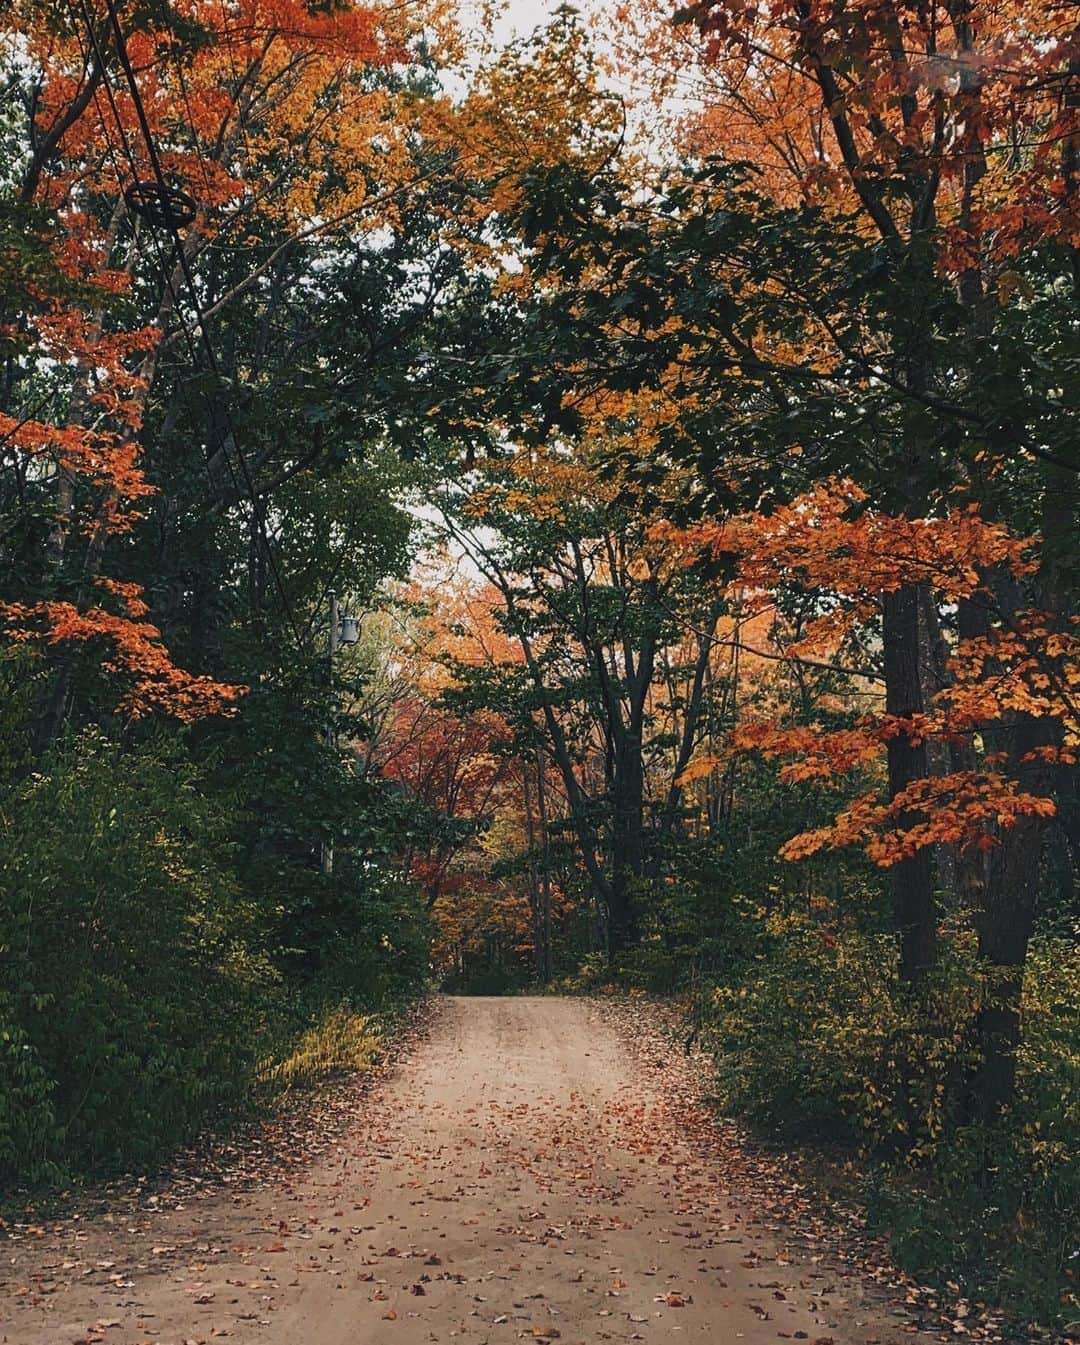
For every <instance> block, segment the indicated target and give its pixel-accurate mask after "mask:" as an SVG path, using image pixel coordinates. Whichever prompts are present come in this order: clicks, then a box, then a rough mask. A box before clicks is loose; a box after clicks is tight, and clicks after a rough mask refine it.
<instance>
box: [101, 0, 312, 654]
mask: <svg viewBox="0 0 1080 1345" xmlns="http://www.w3.org/2000/svg"><path fill="white" fill-rule="evenodd" d="M79 4H80V8H81V9H82V12H83V20H84V22H85V24H86V27H87V31H88V33H89V36H90V40H91V43H92V46H93V48H94V53H95V56H96V59H97V60H98V62H99V64H100V65H101V68H102V77H103V79H102V82H103V84H104V86H105V89H106V91H107V95H108V98H109V101H110V105H111V107H112V111H113V116H114V117H115V119H116V122H117V127H118V129H119V132H120V136H121V140H122V143H123V146H124V151H125V156H126V157H127V159H128V162H129V163H130V164H131V171H132V173H133V174H134V175H135V176H136V179H137V177H138V167H137V164H136V161H135V156H134V153H133V152H132V148H131V144H130V141H129V139H128V136H127V132H126V130H125V128H124V124H123V119H122V118H121V116H120V113H119V109H118V107H117V105H116V100H115V96H114V94H113V91H112V88H111V85H110V82H109V77H108V67H107V65H106V63H105V60H104V55H103V53H102V50H101V45H100V43H99V41H98V37H97V33H96V31H95V28H94V24H93V20H92V18H91V16H90V15H89V14H88V13H87V10H86V6H85V3H84V0H79ZM106 7H107V10H108V15H109V21H110V24H111V26H112V29H113V33H114V35H115V42H116V54H117V57H118V59H119V61H120V64H121V67H122V69H123V71H124V75H125V78H126V81H127V85H128V90H129V93H130V96H131V100H132V104H133V106H134V109H135V114H136V117H137V118H138V122H139V128H140V130H141V132H142V138H143V140H144V142H145V144H146V150H147V154H148V156H149V159H150V165H151V169H152V171H153V174H154V178H155V181H156V183H157V186H158V189H159V191H160V192H161V194H162V200H163V202H164V206H165V208H164V211H163V214H164V218H165V220H166V224H167V227H168V229H169V232H170V233H171V235H172V240H173V247H174V250H175V253H176V260H177V263H178V264H179V267H180V270H181V274H182V276H183V280H184V283H185V286H186V288H187V292H188V297H189V301H190V304H191V307H192V309H193V310H194V313H195V317H196V322H197V324H198V333H199V338H200V339H201V344H202V347H203V349H204V351H205V353H206V360H207V363H208V365H209V367H210V370H211V372H212V373H213V374H214V376H215V378H216V379H217V380H218V383H219V385H223V384H224V382H225V380H224V377H223V375H222V371H221V365H220V363H219V361H218V358H217V355H216V353H215V351H214V348H213V345H212V344H211V342H210V338H209V335H208V333H207V331H206V326H205V323H204V321H203V315H202V307H201V304H200V301H199V294H198V289H197V286H196V284H195V278H194V275H193V274H192V271H191V266H190V263H189V260H188V257H187V253H186V251H185V249H184V245H183V241H182V239H181V238H180V234H179V230H178V228H177V224H176V220H175V218H174V216H173V215H172V212H171V211H170V210H169V209H168V198H169V193H170V187H169V184H168V181H167V179H166V177H165V174H164V171H163V169H162V165H161V159H160V156H159V154H158V149H157V145H156V143H155V141H154V136H153V132H152V131H151V128H150V123H149V119H148V117H147V115H146V109H145V106H144V104H143V101H142V95H141V93H140V91H139V86H138V80H137V78H136V75H135V71H134V69H133V67H132V64H131V58H130V56H129V54H128V50H127V43H126V40H125V38H124V33H123V29H122V27H121V25H120V20H119V17H118V15H117V12H116V7H115V5H114V3H113V0H106ZM192 134H193V135H195V136H196V137H197V134H198V133H197V131H196V130H195V127H194V126H193V127H192ZM106 140H107V143H109V145H110V152H111V148H112V147H111V140H110V138H109V137H108V136H106ZM137 236H138V235H137V234H136V237H137ZM159 265H160V266H161V270H162V273H163V277H164V279H165V283H166V285H167V286H168V289H169V293H170V295H171V297H172V300H173V305H174V311H175V313H176V318H177V321H178V323H179V324H180V327H181V330H182V332H183V335H184V339H185V342H186V344H187V346H188V349H189V351H190V353H191V355H192V359H193V361H194V362H196V364H197V362H198V355H197V351H196V349H195V339H194V337H193V334H192V333H191V331H190V329H189V328H188V325H187V322H186V320H185V318H184V314H183V309H182V307H181V305H180V302H179V295H178V294H177V293H176V291H175V289H174V288H173V284H172V279H171V276H170V274H169V269H168V264H167V263H166V262H165V261H164V260H163V259H162V258H161V257H160V254H159ZM207 400H208V403H209V399H207ZM210 409H211V410H213V408H212V407H211V408H210ZM222 409H223V411H224V416H225V420H226V423H227V429H228V434H227V435H226V434H222V433H221V432H220V431H219V434H220V438H221V443H220V447H221V451H222V456H223V458H224V459H225V462H226V465H227V466H228V469H229V473H230V476H231V477H232V479H233V484H234V487H235V488H236V491H237V494H238V495H242V493H243V491H242V489H241V486H240V482H239V481H238V480H237V477H236V474H235V470H234V468H233V465H232V459H231V456H230V454H229V451H228V439H230V438H231V440H232V447H233V448H234V449H235V451H236V457H237V461H238V462H239V464H240V469H241V473H242V475H243V478H244V486H245V487H246V489H247V493H248V495H249V497H250V500H251V508H252V519H251V521H252V523H253V524H254V527H255V530H256V531H257V533H258V536H259V539H260V541H261V542H262V545H263V548H264V550H265V552H266V557H267V562H268V564H269V567H270V571H271V574H272V576H273V580H274V586H275V588H276V589H277V593H278V597H279V599H280V602H281V605H282V609H283V611H284V613H285V616H286V618H287V620H288V623H289V626H290V627H291V629H292V633H293V637H294V639H295V640H296V644H297V648H298V649H302V648H303V643H304V642H303V637H302V635H301V633H300V629H299V626H298V624H297V621H296V617H295V614H294V613H293V610H292V604H291V603H290V601H289V597H288V594H287V593H286V591H285V586H284V583H283V581H282V578H281V572H280V570H279V568H278V564H277V559H276V557H275V555H274V551H273V547H272V544H271V542H270V539H269V537H268V535H267V532H266V525H265V521H264V519H263V507H262V503H261V502H260V500H259V497H258V492H257V490H256V488H255V483H254V480H253V479H252V475H251V471H250V468H249V466H248V462H247V459H246V457H245V455H244V451H243V448H242V447H241V444H240V441H239V437H238V435H237V433H236V426H235V423H234V421H233V419H232V414H231V412H230V410H229V407H228V402H227V400H225V399H223V401H222ZM211 423H212V420H211Z"/></svg>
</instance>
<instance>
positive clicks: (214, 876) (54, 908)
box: [0, 732, 269, 1180]
mask: <svg viewBox="0 0 1080 1345" xmlns="http://www.w3.org/2000/svg"><path fill="white" fill-rule="evenodd" d="M196 786H197V780H196V777H195V773H194V770H193V768H192V767H191V766H190V765H189V764H187V763H186V762H185V760H184V757H183V755H182V753H181V752H180V751H179V749H178V748H177V747H176V746H175V745H174V744H170V743H168V742H164V741H161V742H158V743H156V744H154V745H152V746H150V747H146V748H143V749H140V750H136V751H126V752H125V751H122V750H121V749H120V748H119V747H118V746H117V745H116V744H113V743H110V742H108V741H107V740H106V739H104V738H103V737H101V736H100V735H98V734H97V733H95V732H87V733H84V734H82V735H81V736H80V737H79V738H77V739H75V740H74V741H72V742H71V743H70V744H69V745H67V746H65V747H64V748H62V749H60V750H59V751H58V752H57V753H56V754H55V755H54V756H53V758H52V759H51V760H50V761H48V762H47V763H45V765H44V768H43V770H42V772H41V773H40V774H36V775H33V776H31V777H29V778H28V779H26V780H25V781H23V782H22V783H21V784H19V785H17V786H15V787H13V788H12V789H11V790H10V791H9V794H8V797H7V798H6V799H5V800H4V807H3V808H2V810H0V1096H2V1098H3V1102H2V1103H0V1173H2V1174H3V1176H4V1177H5V1178H7V1177H14V1176H18V1177H19V1178H20V1179H22V1180H26V1179H30V1180H34V1179H39V1178H42V1177H46V1178H56V1177H58V1176H59V1175H61V1174H62V1173H64V1172H70V1171H73V1170H86V1169H90V1168H108V1167H115V1166H117V1165H120V1164H130V1163H138V1162H142V1161H145V1160H146V1159H148V1158H150V1157H151V1156H153V1155H155V1154H156V1153H157V1152H159V1151H160V1150H161V1149H162V1148H163V1147H165V1146H167V1145H169V1144H172V1143H175V1142H176V1141H178V1140H179V1139H180V1138H182V1137H183V1136H184V1135H186V1134H187V1133H188V1132H189V1131H190V1130H191V1128H192V1126H193V1125H194V1124H196V1122H197V1121H199V1120H200V1119H201V1118H202V1117H203V1116H205V1115H206V1114H207V1112H208V1111H210V1110H211V1109H213V1108H217V1107H219V1106H221V1105H223V1104H227V1103H229V1102H231V1101H233V1100H235V1099H236V1098H237V1097H238V1096H240V1095H242V1093H243V1091H244V1089H245V1087H246V1086H247V1084H248V1081H249V1079H250V1075H251V1071H252V1070H253V1068H254V1065H255V1062H256V1060H257V1058H258V1056H259V1053H260V1013H259V1009H260V1005H261V1003H262V997H263V994H264V992H265V990H266V988H267V986H268V983H269V973H268V968H267V965H266V963H265V962H264V960H263V959H262V958H261V957H260V956H259V955H258V954H257V953H255V952H253V951H252V949H253V947H254V946H255V941H254V940H253V938H252V934H253V929H254V925H255V919H256V916H255V911H254V910H253V908H252V907H251V905H250V904H249V903H247V902H246V901H245V900H244V899H243V897H242V895H241V893H240V891H239V889H238V887H237V885H236V883H235V881H234V879H233V877H232V876H231V875H230V873H229V871H228V868H227V863H226V860H227V855H225V854H224V853H223V846H224V827H225V826H226V825H227V823H228V820H229V819H228V818H227V817H223V815H222V810H221V806H220V800H218V801H215V803H214V804H213V805H211V803H209V802H208V801H207V800H206V799H205V798H203V797H202V795H201V794H200V793H199V790H198V788H197V787H196Z"/></svg>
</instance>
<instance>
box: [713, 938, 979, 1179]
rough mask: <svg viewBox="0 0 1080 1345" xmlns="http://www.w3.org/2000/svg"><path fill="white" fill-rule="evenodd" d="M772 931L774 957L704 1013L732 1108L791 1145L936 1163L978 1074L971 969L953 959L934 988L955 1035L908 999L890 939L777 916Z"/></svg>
mask: <svg viewBox="0 0 1080 1345" xmlns="http://www.w3.org/2000/svg"><path fill="white" fill-rule="evenodd" d="M766 931H767V934H768V936H769V940H768V944H767V947H766V950H765V951H763V952H761V953H759V954H758V955H757V957H755V958H754V959H753V960H752V961H751V962H750V963H749V964H747V965H745V967H744V969H743V971H742V973H741V974H740V975H738V976H737V978H736V979H734V980H733V981H732V982H730V983H728V984H724V985H719V986H715V987H713V988H712V989H711V990H710V991H709V992H708V993H707V994H706V995H704V996H703V997H702V998H701V999H699V1001H698V1005H697V1009H696V1026H697V1031H698V1035H699V1036H700V1038H701V1040H702V1043H703V1044H704V1045H705V1046H706V1047H707V1048H708V1049H709V1050H710V1051H712V1052H713V1053H714V1055H715V1058H716V1062H717V1091H718V1096H719V1098H720V1100H721V1101H722V1103H723V1105H724V1106H726V1107H728V1108H730V1109H731V1110H733V1111H735V1112H739V1113H741V1114H743V1115H746V1116H749V1117H751V1118H752V1119H753V1120H755V1121H757V1122H760V1123H764V1124H766V1125H768V1126H770V1127H773V1128H775V1129H778V1130H781V1131H783V1132H785V1133H788V1134H794V1135H803V1136H807V1137H812V1138H819V1139H829V1140H841V1141H844V1142H847V1143H852V1144H856V1145H860V1146H862V1147H863V1148H865V1149H874V1150H881V1149H886V1150H901V1149H902V1150H904V1151H907V1152H915V1153H922V1154H925V1153H927V1152H929V1151H930V1150H931V1149H932V1147H933V1145H934V1144H935V1143H936V1141H937V1139H938V1137H939V1136H940V1135H941V1133H942V1131H943V1128H944V1125H945V1122H946V1119H947V1109H948V1106H949V1099H950V1097H951V1096H952V1095H953V1093H954V1088H953V1085H954V1083H955V1081H956V1080H958V1079H959V1078H960V1077H961V1076H962V1074H963V1072H964V1070H965V1068H966V1067H967V1065H968V1063H969V1061H968V1051H969V1047H968V1045H967V1034H966V1032H965V1031H964V1025H966V1024H967V1023H969V1022H970V1021H971V1018H972V1015H973V1013H974V1009H975V1005H976V1002H977V982H976V978H975V975H974V971H973V968H972V965H971V960H970V958H965V957H964V956H962V955H960V954H959V953H958V952H956V951H954V952H952V953H951V954H948V955H947V956H946V958H945V959H944V960H943V964H942V966H941V967H940V968H939V970H938V973H937V977H936V980H935V982H934V984H933V986H932V987H931V988H930V991H929V994H930V995H931V997H932V999H933V1000H934V1001H935V1003H936V1005H937V1011H936V1012H935V1013H934V1014H933V1020H934V1021H935V1022H938V1023H948V1024H950V1025H952V1026H951V1028H950V1030H949V1031H948V1032H945V1031H944V1030H938V1029H931V1028H930V1027H928V1026H927V1025H926V1017H925V1015H923V1014H922V1013H920V1012H919V1010H918V1008H917V1006H916V1005H915V1004H914V1003H913V1001H912V1000H911V999H910V998H909V996H908V995H907V994H906V993H905V992H904V991H903V989H902V987H901V985H900V983H899V979H898V977H897V975H896V971H895V963H896V957H895V949H894V945H893V942H892V940H891V939H890V937H889V936H887V935H876V934H867V933H861V932H860V933H856V932H850V931H849V932H845V933H843V934H831V933H828V932H826V931H824V930H822V929H821V928H820V927H818V926H816V925H814V924H813V923H812V922H810V921H809V920H807V919H805V918H803V917H800V916H790V915H788V916H781V915H775V916H770V917H769V918H768V919H767V920H766Z"/></svg>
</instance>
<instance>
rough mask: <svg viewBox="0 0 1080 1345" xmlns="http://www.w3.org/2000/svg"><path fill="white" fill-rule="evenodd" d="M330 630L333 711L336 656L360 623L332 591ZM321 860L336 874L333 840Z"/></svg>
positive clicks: (330, 726) (356, 635)
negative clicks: (342, 606)
mask: <svg viewBox="0 0 1080 1345" xmlns="http://www.w3.org/2000/svg"><path fill="white" fill-rule="evenodd" d="M329 597H330V630H329V637H330V638H329V640H328V641H327V656H326V657H327V670H328V676H327V681H328V684H329V687H330V696H331V710H332V705H333V693H334V655H335V654H336V653H337V651H338V649H339V648H340V646H341V645H350V644H356V642H357V641H358V640H359V639H360V622H359V620H358V618H357V617H354V616H350V615H349V614H348V613H346V612H343V611H342V610H341V608H340V607H339V606H338V600H337V594H336V593H335V592H334V591H333V589H331V590H330V595H329ZM335 741H336V734H335V733H334V720H333V715H332V713H331V718H330V719H329V720H328V721H327V725H326V745H327V747H333V746H334V743H335ZM319 858H320V862H321V865H322V871H323V873H325V874H326V875H327V876H328V877H329V875H330V874H332V873H333V872H334V842H333V840H329V841H323V842H322V844H321V845H320V846H319Z"/></svg>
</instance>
